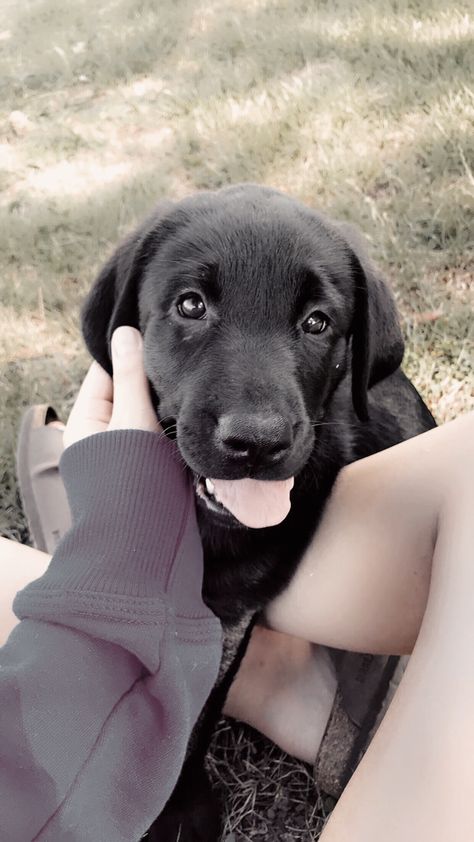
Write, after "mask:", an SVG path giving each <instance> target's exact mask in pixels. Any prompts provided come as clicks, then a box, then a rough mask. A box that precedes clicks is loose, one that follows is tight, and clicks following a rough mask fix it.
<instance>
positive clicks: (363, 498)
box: [267, 413, 474, 654]
mask: <svg viewBox="0 0 474 842" xmlns="http://www.w3.org/2000/svg"><path fill="white" fill-rule="evenodd" d="M473 472H474V414H473V413H471V414H469V415H466V416H463V417H461V418H459V419H458V420H456V421H453V422H451V423H450V424H447V425H445V426H444V427H440V428H437V429H436V430H432V431H430V432H428V433H425V434H423V435H421V436H417V437H416V438H413V439H410V440H409V441H407V442H404V443H403V444H400V445H397V446H396V447H393V448H390V449H389V450H386V451H383V452H382V453H378V454H376V455H374V456H371V457H369V458H367V459H364V460H361V461H359V462H356V463H353V464H351V465H349V466H348V467H346V468H345V469H344V470H343V471H342V472H341V474H340V477H339V479H338V481H337V483H336V486H335V488H334V490H333V494H332V495H331V498H330V500H329V502H328V504H327V507H326V510H325V513H324V516H323V519H322V522H321V524H320V526H319V528H318V530H317V532H316V534H315V536H314V538H313V540H312V542H311V544H310V546H309V548H308V550H307V552H306V553H305V556H304V558H303V560H302V563H301V564H300V566H299V568H298V570H297V573H296V575H295V577H294V579H293V580H292V582H291V584H290V586H289V588H288V589H287V590H286V591H285V593H284V594H282V596H281V597H279V598H278V599H277V600H276V601H275V603H274V604H273V605H272V606H271V607H270V608H269V610H268V612H267V617H268V620H269V623H270V625H272V626H273V627H274V628H276V629H277V630H279V631H283V632H287V633H289V634H294V635H296V636H300V637H304V638H305V639H308V640H312V641H314V642H319V643H326V644H328V645H331V646H335V647H338V648H343V649H354V650H355V651H362V652H375V653H393V654H395V653H404V652H410V651H411V649H412V647H413V645H414V642H415V640H416V637H417V634H418V631H419V628H420V624H421V621H422V618H423V615H424V611H425V607H426V602H427V598H428V592H429V587H430V581H431V564H432V558H433V550H434V546H435V541H436V535H437V526H438V519H439V517H440V516H441V514H442V512H443V511H444V510H445V509H446V507H447V506H449V505H451V504H452V501H454V502H455V501H456V499H457V498H458V499H461V498H462V496H463V494H464V489H465V488H466V487H467V486H468V485H469V484H470V483H472V476H473ZM471 540H472V542H473V543H474V526H473V534H472V536H471Z"/></svg>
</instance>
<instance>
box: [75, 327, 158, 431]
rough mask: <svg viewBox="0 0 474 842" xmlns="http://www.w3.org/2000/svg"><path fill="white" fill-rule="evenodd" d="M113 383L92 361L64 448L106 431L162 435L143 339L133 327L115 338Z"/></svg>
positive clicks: (76, 404)
mask: <svg viewBox="0 0 474 842" xmlns="http://www.w3.org/2000/svg"><path fill="white" fill-rule="evenodd" d="M112 367H113V380H112V378H111V377H110V376H109V375H108V374H107V372H106V371H104V369H103V368H102V367H101V366H100V365H99V364H98V363H96V362H93V363H92V365H91V367H90V369H89V371H88V372H87V374H86V376H85V379H84V382H83V384H82V386H81V388H80V390H79V394H78V396H77V398H76V401H75V403H74V406H73V408H72V410H71V414H70V416H69V420H68V422H67V425H66V429H65V431H64V447H69V446H70V445H71V444H75V442H77V441H80V439H83V438H86V436H91V435H93V434H94V433H104V432H106V431H107V430H128V429H137V430H148V431H149V432H161V431H162V427H161V426H160V424H159V422H158V419H157V417H156V412H155V410H154V408H153V405H152V402H151V399H150V392H149V388H148V382H147V379H146V374H145V370H144V367H143V340H142V337H141V335H140V333H139V331H138V330H135V328H133V327H126V326H123V327H118V328H117V330H115V331H114V334H113V336H112Z"/></svg>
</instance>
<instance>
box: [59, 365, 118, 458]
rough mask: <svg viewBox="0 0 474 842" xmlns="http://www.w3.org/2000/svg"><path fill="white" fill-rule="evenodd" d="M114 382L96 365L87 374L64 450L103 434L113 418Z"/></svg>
mask: <svg viewBox="0 0 474 842" xmlns="http://www.w3.org/2000/svg"><path fill="white" fill-rule="evenodd" d="M112 395H113V386H112V378H111V377H110V376H109V375H108V374H107V372H106V371H104V369H103V368H102V367H101V366H100V365H99V364H98V363H96V362H93V363H92V365H91V366H90V368H89V371H88V372H87V374H86V376H85V378H84V381H83V383H82V386H81V388H80V390H79V394H78V396H77V398H76V400H75V403H74V406H73V408H72V410H71V414H70V416H69V420H68V422H67V425H66V429H65V431H64V446H65V447H69V445H71V444H74V442H76V441H79V440H80V439H83V438H85V437H86V436H90V435H92V434H93V433H100V432H104V430H106V429H107V427H108V425H109V422H110V419H111V416H112Z"/></svg>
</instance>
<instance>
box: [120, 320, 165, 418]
mask: <svg viewBox="0 0 474 842" xmlns="http://www.w3.org/2000/svg"><path fill="white" fill-rule="evenodd" d="M112 365H113V370H114V406H113V411H112V418H111V421H110V426H109V429H110V430H124V429H138V430H150V431H151V432H157V431H158V430H161V427H160V425H159V423H158V419H157V417H156V412H155V410H154V408H153V404H152V402H151V398H150V390H149V386H148V381H147V378H146V374H145V369H144V366H143V340H142V337H141V335H140V333H139V332H138V330H135V328H132V327H126V326H123V327H119V328H117V330H116V331H114V334H113V336H112Z"/></svg>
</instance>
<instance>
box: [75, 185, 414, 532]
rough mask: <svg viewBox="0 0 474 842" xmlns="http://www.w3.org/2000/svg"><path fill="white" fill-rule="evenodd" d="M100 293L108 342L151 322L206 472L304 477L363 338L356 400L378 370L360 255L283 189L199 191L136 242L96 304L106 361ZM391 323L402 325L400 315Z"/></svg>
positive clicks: (90, 317) (196, 462)
mask: <svg viewBox="0 0 474 842" xmlns="http://www.w3.org/2000/svg"><path fill="white" fill-rule="evenodd" d="M119 251H120V250H119ZM111 272H113V273H114V277H113V278H111V277H110V275H111ZM107 283H108V284H109V287H108V288H107V289H109V298H107V295H106V292H105V291H104V290H105V288H104V284H107ZM375 285H376V282H375V280H374V281H372V287H375ZM113 286H114V290H113V294H110V288H112V287H113ZM372 287H371V289H372ZM101 289H102V293H101V304H102V311H105V310H106V309H107V306H108V305H107V302H109V303H110V314H109V317H108V323H107V324H105V323H104V324H103V328H102V341H105V338H106V334H107V332H108V334H109V336H110V333H111V331H112V330H113V329H114V328H115V327H116V326H118V324H119V323H120V324H136V325H137V326H138V327H139V328H140V330H141V331H142V333H143V336H144V344H145V366H146V372H147V375H148V378H149V380H150V382H151V384H152V386H153V388H154V391H155V392H156V394H157V396H158V400H159V416H160V419H161V421H162V423H163V426H164V428H165V431H171V430H172V429H175V431H176V437H177V444H178V447H179V449H180V451H181V454H182V456H183V457H184V459H185V461H186V463H187V464H188V466H189V467H190V468H191V469H192V471H193V472H194V474H195V476H196V478H206V477H207V478H209V477H212V478H217V479H219V478H221V479H224V480H238V479H242V478H253V479H256V480H266V481H269V480H272V481H275V480H285V479H287V478H289V477H294V476H295V475H297V474H298V473H299V471H301V469H302V468H303V467H304V465H305V464H306V462H307V460H308V458H309V456H310V454H311V453H312V451H313V448H314V443H315V441H314V425H315V423H317V422H318V421H320V420H321V419H322V418H323V417H324V412H325V407H326V406H327V403H328V401H329V399H330V397H331V395H332V393H333V392H334V390H335V389H336V387H337V385H338V384H339V383H340V381H341V379H342V378H343V377H344V375H345V374H346V372H347V370H348V365H349V358H350V354H349V350H350V344H351V342H352V345H353V348H352V354H353V356H354V354H355V355H356V356H357V355H358V357H359V358H358V359H356V360H355V367H356V368H357V369H358V371H357V376H358V381H357V383H356V388H355V390H354V389H353V393H354V391H355V393H356V396H357V394H358V392H359V391H361V392H363V390H364V389H366V388H367V384H368V381H369V379H370V371H369V365H372V367H373V366H374V365H375V358H376V353H375V351H374V342H373V340H372V343H371V340H370V338H369V337H368V335H367V333H368V330H369V315H370V313H369V301H368V295H367V290H368V285H367V279H366V272H365V271H364V270H363V269H362V267H361V264H360V261H359V259H358V258H357V257H356V256H355V254H354V251H353V249H351V247H350V246H349V244H348V243H347V242H346V240H345V238H344V237H343V236H341V234H340V233H339V232H338V231H337V229H336V228H335V227H334V226H332V225H331V224H330V223H329V222H328V221H327V220H325V219H324V218H323V217H321V216H319V215H317V214H315V213H314V212H312V211H309V210H308V209H306V208H305V207H304V206H302V205H300V204H298V203H296V202H294V201H293V200H291V199H289V198H288V197H286V196H283V195H282V194H280V193H277V192H276V191H270V190H266V189H264V188H258V187H250V186H243V187H241V188H233V189H230V190H223V191H220V192H219V193H216V194H200V195H198V196H197V197H193V198H192V199H190V200H185V201H184V202H182V203H180V204H179V205H177V206H173V207H172V208H171V209H170V211H169V212H168V213H165V214H164V216H161V217H160V218H159V219H157V220H155V221H154V220H153V219H152V220H151V221H150V222H149V223H148V228H147V230H146V231H145V232H141V236H138V237H135V238H134V239H133V238H132V239H131V240H129V241H128V244H125V247H122V252H121V254H120V253H119V254H118V257H117V258H116V259H115V261H114V259H112V261H111V262H109V264H108V266H107V267H106V268H105V270H104V272H103V273H102V275H101V276H100V277H99V279H98V282H97V286H96V299H95V301H94V294H92V295H91V297H90V299H89V301H88V303H87V304H86V308H85V310H84V322H83V323H84V332H85V335H86V339H87V338H89V341H88V344H89V347H90V348H91V350H92V352H93V353H94V356H96V358H98V359H99V361H101V359H100V350H99V352H98V344H97V332H98V331H99V332H100V313H99V317H98V314H97V311H98V305H97V291H99V292H100V290H101ZM93 293H94V291H93ZM383 294H384V295H385V296H386V297H387V300H388V301H389V302H390V305H391V310H392V311H393V305H392V304H391V299H390V298H389V296H388V294H387V292H386V290H385V288H384V292H383ZM379 298H380V295H379V296H377V295H375V300H376V302H377V301H378V303H379V305H380V301H379ZM104 305H105V306H104ZM374 306H375V305H374ZM388 309H390V307H389V308H388ZM386 321H387V325H389V329H390V330H392V331H393V330H394V327H393V324H392V322H393V314H392V312H390V313H389V316H388V319H387V318H386ZM379 330H380V327H379ZM372 332H373V334H374V335H375V334H376V331H372ZM397 339H398V334H397ZM400 340H401V337H400ZM375 344H376V343H375ZM379 344H380V343H379ZM392 344H393V343H392ZM402 347H403V346H402ZM387 351H388V343H387V347H386V348H385V349H384V351H383V354H385V355H386V354H387ZM397 353H398V352H397ZM379 356H380V355H379ZM398 362H399V360H398ZM395 367H396V365H395V366H393V368H392V370H393V369H394V368H395ZM202 490H203V489H202V481H201V492H202ZM200 497H201V500H200V502H201V505H207V507H208V508H210V510H211V511H213V507H212V506H209V502H210V501H209V499H204V496H203V495H202V494H201V495H200ZM214 514H215V516H216V517H219V518H222V517H223V516H225V514H226V513H224V512H222V511H220V509H219V508H215V509H214Z"/></svg>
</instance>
